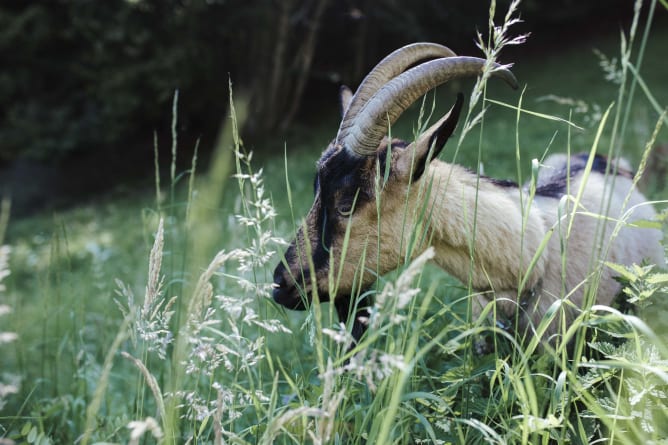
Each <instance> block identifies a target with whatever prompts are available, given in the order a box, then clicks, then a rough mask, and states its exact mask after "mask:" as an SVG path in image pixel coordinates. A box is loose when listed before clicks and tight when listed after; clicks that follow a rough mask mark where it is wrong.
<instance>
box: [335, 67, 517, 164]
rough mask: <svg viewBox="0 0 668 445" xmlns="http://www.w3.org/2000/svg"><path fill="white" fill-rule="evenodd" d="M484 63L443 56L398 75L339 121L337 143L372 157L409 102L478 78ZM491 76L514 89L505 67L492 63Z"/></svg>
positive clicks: (512, 77)
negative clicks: (349, 116)
mask: <svg viewBox="0 0 668 445" xmlns="http://www.w3.org/2000/svg"><path fill="white" fill-rule="evenodd" d="M486 63H487V61H486V60H485V59H480V58H477V57H463V56H458V57H447V58H440V59H436V60H431V61H429V62H425V63H423V64H420V65H418V66H416V67H414V68H411V69H409V70H408V71H405V72H403V73H401V74H399V75H398V76H396V77H394V78H393V79H391V80H390V81H388V82H387V83H386V84H385V85H383V86H382V87H381V88H380V89H378V90H377V91H376V92H375V93H374V94H373V96H372V97H371V98H369V100H368V101H366V102H365V103H364V104H363V106H362V108H361V109H360V111H359V113H358V114H357V116H355V118H354V119H351V120H348V121H343V122H341V127H340V128H339V136H338V138H337V142H338V143H339V144H341V145H343V146H344V147H345V148H346V150H349V151H351V152H352V153H354V154H356V155H357V156H363V157H366V156H373V155H375V154H376V150H377V148H378V145H379V144H380V141H381V140H382V139H383V137H384V136H385V135H386V134H387V130H388V128H389V126H390V125H392V124H394V122H396V120H397V119H398V118H399V116H400V115H401V114H402V113H403V112H404V111H405V110H406V109H407V108H408V107H410V106H411V105H412V104H413V102H415V101H416V100H418V99H419V98H420V97H422V96H423V95H424V94H425V93H427V92H428V91H430V90H432V89H434V88H436V87H437V86H439V85H442V84H444V83H446V82H448V81H450V80H452V79H456V78H462V77H471V76H477V75H480V74H481V73H482V70H483V68H484V66H485V64H486ZM492 75H493V76H496V77H500V78H501V79H503V80H504V81H506V83H508V84H509V85H510V86H511V87H513V88H517V79H515V76H514V75H513V73H511V72H510V70H508V69H507V68H504V67H503V66H501V65H499V64H497V63H495V64H494V65H493V70H492ZM351 106H352V105H351ZM344 124H345V125H344Z"/></svg>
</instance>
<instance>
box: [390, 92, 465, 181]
mask: <svg viewBox="0 0 668 445" xmlns="http://www.w3.org/2000/svg"><path fill="white" fill-rule="evenodd" d="M463 104H464V95H463V94H462V93H459V94H457V101H456V102H455V104H454V105H453V106H452V108H451V109H450V111H449V112H448V113H447V114H446V115H445V116H443V117H442V118H441V119H439V121H438V122H436V123H435V124H433V125H432V126H431V127H429V128H428V129H427V130H426V131H425V132H424V133H422V134H421V135H420V137H418V139H417V140H416V141H415V142H413V143H412V144H410V145H409V146H408V147H406V149H405V150H404V151H403V152H402V153H401V154H400V155H399V159H397V164H396V165H397V169H398V170H399V174H402V175H406V176H408V175H409V174H410V175H411V176H412V180H413V181H416V180H418V179H419V178H420V176H422V174H423V173H424V171H425V169H426V168H427V162H428V161H429V162H431V160H432V159H435V158H436V157H438V155H439V154H440V153H441V150H443V147H444V146H445V143H446V142H447V140H448V138H450V135H452V133H453V132H454V131H455V128H456V127H457V121H458V120H459V114H460V112H461V110H462V105H463Z"/></svg>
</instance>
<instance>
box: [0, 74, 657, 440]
mask: <svg viewBox="0 0 668 445" xmlns="http://www.w3.org/2000/svg"><path fill="white" fill-rule="evenodd" d="M477 88H482V86H478V87H477ZM478 91H483V90H482V89H479V90H478ZM483 97H484V96H483ZM172 103H173V108H174V109H175V110H176V108H177V105H178V104H177V101H176V98H174V100H173V102H172ZM478 105H479V106H480V105H482V103H479V104H478ZM541 106H547V105H546V104H541ZM230 108H233V107H232V104H231V105H230ZM518 109H523V107H522V106H521V104H520V105H518V106H517V107H515V110H514V111H513V113H515V112H517V111H516V110H518ZM476 111H477V110H473V111H471V119H472V120H475V117H476ZM247 112H248V110H247V109H246V100H245V97H242V98H241V99H237V110H236V112H235V113H234V114H233V116H235V117H237V118H238V119H239V122H237V121H236V120H230V122H229V127H228V128H227V130H226V131H225V132H224V134H225V136H224V137H223V138H222V140H221V142H220V143H219V144H218V147H217V150H216V154H215V155H214V157H213V159H212V160H211V162H210V163H209V165H211V168H210V169H209V171H207V172H205V173H201V172H198V171H196V170H197V168H200V167H198V163H197V158H196V157H195V158H193V159H192V161H191V163H190V165H191V168H190V170H188V171H185V172H183V173H182V174H180V175H179V174H177V169H176V161H175V160H174V159H173V160H172V163H171V165H170V167H171V168H170V173H171V174H170V181H169V183H168V185H167V186H166V188H163V189H161V188H160V181H159V180H158V181H156V186H157V189H158V190H157V191H156V202H155V204H154V205H153V206H152V208H150V209H148V208H146V202H147V201H149V198H148V197H147V196H141V195H140V196H136V197H133V198H132V199H127V200H126V201H122V202H118V201H114V200H109V201H103V202H100V203H97V204H96V205H91V206H85V207H82V208H79V209H76V210H72V211H70V212H67V213H66V214H64V215H59V216H57V217H55V218H51V217H49V218H48V222H46V223H45V222H44V220H43V219H38V218H35V219H27V220H24V221H18V222H15V225H14V227H13V228H12V230H13V232H12V233H11V235H12V236H11V237H10V241H11V242H12V244H13V251H12V263H11V269H12V273H13V274H12V275H11V276H9V277H7V278H8V280H7V281H6V283H7V285H8V292H6V293H5V292H3V293H0V297H2V298H5V297H6V296H13V295H15V297H13V300H11V301H9V303H10V304H11V306H12V309H13V310H14V313H13V314H15V316H12V318H11V320H10V322H8V323H7V325H8V328H7V330H9V331H12V332H14V331H16V332H17V333H19V340H18V341H16V342H14V343H13V344H11V345H2V347H3V352H5V351H7V350H8V348H13V349H12V351H13V353H9V354H6V355H5V356H6V360H5V361H4V362H3V365H4V366H7V369H12V370H16V372H17V373H18V374H20V375H21V377H22V387H21V389H20V392H19V393H18V394H17V395H15V394H9V395H8V397H7V398H6V403H7V404H6V406H5V407H4V409H3V410H2V411H1V413H2V414H1V415H0V438H1V439H2V440H12V441H15V442H17V443H31V444H32V443H74V442H75V441H76V442H78V443H186V442H188V441H190V443H215V444H219V443H237V444H246V443H262V444H270V443H286V444H287V443H322V444H325V443H332V444H338V443H346V444H348V443H350V444H362V443H399V444H404V443H405V444H409V443H411V444H412V443H431V444H447V443H472V444H473V443H475V444H477V443H499V444H529V443H530V444H548V443H560V444H561V443H563V444H586V443H596V442H603V441H606V442H611V443H620V444H626V443H650V442H653V443H661V442H662V441H665V440H666V438H667V437H668V431H666V428H665V427H664V425H666V424H667V422H666V421H667V420H668V419H667V418H666V417H667V416H668V406H667V405H666V403H665V395H666V394H665V393H666V391H668V388H666V384H668V350H667V349H668V346H667V345H666V344H665V341H663V338H665V336H664V335H663V332H662V331H661V330H660V329H659V325H658V324H654V323H652V322H651V320H652V313H654V315H655V316H656V315H657V312H658V310H659V308H662V302H663V300H665V298H664V293H665V287H666V276H665V273H664V272H662V271H661V270H660V267H662V266H664V265H652V266H649V265H648V266H645V265H640V266H630V267H627V268H621V267H619V266H616V265H613V264H610V265H608V266H609V267H613V268H614V269H615V270H616V271H617V272H618V273H619V275H620V276H621V277H622V279H624V280H625V283H626V288H625V291H624V292H625V295H626V296H627V297H628V298H629V299H630V300H632V301H633V302H635V303H636V304H638V306H639V313H638V316H635V315H630V314H624V313H620V312H619V311H617V310H615V309H613V308H606V307H600V306H591V305H590V306H587V307H585V308H582V311H581V312H579V314H580V315H579V316H578V317H577V319H576V320H575V321H574V322H573V323H572V325H570V326H569V327H568V328H569V330H570V331H572V332H573V333H574V334H573V336H574V341H573V342H572V343H571V344H570V345H566V344H557V345H555V346H554V347H547V346H546V347H545V348H544V349H540V348H539V346H538V343H537V341H532V340H533V339H528V340H529V341H528V342H524V341H523V340H522V339H520V338H515V337H514V336H512V335H510V334H509V333H508V332H507V331H506V330H504V329H501V328H499V327H498V326H497V325H493V324H492V325H490V321H489V320H488V319H487V318H484V317H483V318H481V319H480V320H469V319H468V317H467V313H468V309H469V308H468V305H469V301H470V300H471V297H472V296H473V295H472V290H471V289H469V288H468V287H467V286H466V285H462V284H461V283H457V282H455V281H454V280H453V279H452V278H450V277H448V276H446V275H444V274H443V273H442V272H441V271H439V270H436V269H435V268H433V267H430V266H429V265H428V264H426V262H427V261H428V260H429V259H430V256H431V255H432V252H431V251H430V250H429V249H428V250H427V251H426V252H425V253H424V254H423V255H421V256H418V257H417V258H416V259H415V261H413V262H411V263H409V264H406V265H404V266H402V267H401V268H399V270H398V271H397V272H396V273H394V274H391V275H390V276H387V277H382V278H381V279H380V280H379V283H378V285H377V287H376V288H375V289H372V290H371V291H370V292H371V293H373V296H374V297H375V304H374V306H373V307H372V308H371V316H370V320H369V323H370V324H371V326H372V329H370V331H369V333H368V335H366V336H365V337H364V339H363V341H362V342H361V344H359V345H357V346H356V347H355V349H354V350H353V351H352V352H350V351H349V349H348V348H349V346H350V333H349V331H348V327H346V326H343V325H341V324H340V323H338V320H337V318H336V315H335V313H334V311H333V309H332V307H331V305H329V304H323V305H320V304H314V305H313V307H312V309H311V310H310V311H309V312H307V313H306V314H299V313H292V312H286V311H285V310H284V309H282V308H279V307H276V306H275V305H274V304H273V303H272V302H271V301H270V299H269V298H268V295H269V293H270V291H271V284H269V283H271V280H272V277H271V267H272V266H273V265H274V264H275V263H276V262H277V261H278V255H277V252H278V251H279V250H281V249H282V248H283V245H282V244H283V243H282V241H281V237H280V236H279V235H277V234H279V233H290V232H292V230H293V226H296V225H297V223H295V224H292V225H290V224H288V223H286V222H285V221H284V220H281V219H279V217H278V216H277V212H276V210H275V208H274V206H275V205H278V203H280V205H281V208H282V209H289V211H290V212H292V213H293V215H294V216H293V219H296V218H298V215H301V214H303V213H304V212H305V211H306V208H305V207H306V206H308V204H309V202H310V199H311V198H310V194H311V173H312V172H311V170H312V167H311V166H312V162H304V161H303V157H302V156H299V157H298V158H299V159H298V160H294V159H293V158H291V157H290V156H289V157H288V159H287V160H285V164H284V165H282V162H277V161H276V159H277V158H271V159H269V160H268V161H267V162H266V169H264V170H257V171H256V170H255V167H254V165H256V164H254V162H253V159H252V156H251V154H250V153H248V152H246V151H245V148H244V145H243V144H242V143H241V141H240V139H239V137H238V131H237V130H238V127H239V126H240V125H241V123H242V121H243V118H244V116H245V115H246V114H247ZM541 112H542V111H541ZM546 114H547V113H546ZM533 118H536V117H535V116H532V119H533ZM486 119H487V118H486ZM536 119H537V118H536ZM483 122H484V123H485V125H487V124H488V123H489V121H488V120H484V121H483ZM554 122H555V121H554V120H550V121H549V125H554ZM173 127H174V134H175V135H176V133H177V130H178V127H179V124H178V122H177V120H176V116H174V120H173ZM471 128H472V129H473V131H477V127H475V126H471ZM594 128H595V129H597V127H594ZM506 130H507V129H506ZM519 130H520V129H518V132H519ZM532 130H533V128H531V129H529V130H527V131H532ZM486 131H489V126H488V127H487V128H486ZM506 133H508V131H506ZM510 133H512V132H510ZM474 136H476V135H475V134H474ZM485 137H487V136H485V135H484V134H482V136H481V137H480V140H481V141H484V138H485ZM314 138H315V137H314ZM481 143H482V142H478V144H481ZM518 144H519V141H518ZM483 145H484V144H483ZM511 146H512V144H511ZM177 148H178V147H177V144H176V137H175V141H174V157H176V155H177V154H178V153H179V151H178V149H177ZM479 148H480V147H479ZM484 149H485V150H486V149H487V148H486V146H484ZM462 150H463V146H462ZM490 150H491V153H488V154H487V155H488V156H492V157H494V158H496V157H498V158H500V157H501V155H502V154H503V152H502V151H494V150H503V149H502V148H494V147H492V148H490ZM481 151H482V150H481ZM473 152H474V153H475V150H473ZM450 154H452V153H450ZM481 154H482V153H479V155H478V159H477V161H481V160H482V159H481ZM305 156H306V155H305ZM305 156H304V157H305ZM453 156H456V154H453ZM506 157H507V156H506ZM523 157H524V158H526V156H525V154H524V152H523V151H522V150H520V149H518V151H517V152H516V158H517V159H511V160H509V161H507V162H508V163H509V166H508V168H507V169H506V172H511V171H512V170H513V167H514V163H515V162H518V163H519V161H520V159H521V158H523ZM473 160H474V161H475V160H476V159H473ZM497 167H498V166H497ZM284 170H285V174H282V172H283V171H284ZM230 171H234V172H235V174H236V177H235V181H236V183H233V185H234V184H235V185H236V186H237V187H230V186H229V185H230V184H229V181H228V173H229V172H230ZM268 171H270V172H271V173H269V174H267V172H268ZM172 172H173V173H172ZM157 175H158V178H160V169H159V168H158V172H157ZM519 175H521V174H520V173H519V172H518V176H519ZM277 178H278V179H277ZM186 179H187V181H186ZM283 181H287V182H288V184H289V186H288V192H287V193H284V192H283V191H282V190H284V188H285V184H282V182H283ZM288 204H289V205H288ZM664 204H665V203H664ZM1 221H2V218H1V217H0V228H2V223H1ZM664 224H665V223H664ZM45 227H46V229H45ZM1 232H2V231H1V230H0V233H1ZM1 238H2V237H0V239H1ZM0 252H4V251H0ZM566 260H567V258H564V261H566ZM2 264H3V263H2V262H1V261H0V277H3V278H4V275H3V274H4V272H3V271H4V270H6V268H5V267H3V266H2ZM3 283H5V281H3ZM9 298H12V297H9ZM4 301H5V300H3V302H4ZM557 310H558V309H555V313H557V314H558V312H556V311H557ZM661 310H663V309H661ZM644 312H650V313H649V314H647V313H644ZM663 313H665V312H663ZM549 316H550V315H548V316H547V317H549ZM658 316H659V317H660V316H661V313H658ZM7 320H8V317H3V318H2V319H0V321H2V322H3V323H5V322H7ZM641 320H643V321H641ZM2 326H3V329H2V331H3V332H4V331H5V328H4V326H5V324H3V325H2ZM480 337H487V338H491V339H492V341H493V343H494V345H495V349H494V352H492V353H489V354H486V355H477V354H475V353H474V343H475V342H477V341H478V340H479V339H480ZM4 358H5V357H3V359H4ZM0 381H2V378H1V377H0ZM0 397H1V396H0ZM0 400H1V399H0ZM649 419H651V421H650V420H649Z"/></svg>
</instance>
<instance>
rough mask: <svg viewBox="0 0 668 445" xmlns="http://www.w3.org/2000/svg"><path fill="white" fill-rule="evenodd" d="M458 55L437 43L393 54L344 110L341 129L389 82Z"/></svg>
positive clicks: (415, 46)
mask: <svg viewBox="0 0 668 445" xmlns="http://www.w3.org/2000/svg"><path fill="white" fill-rule="evenodd" d="M454 56H456V54H455V53H454V52H452V50H451V49H450V48H448V47H446V46H443V45H439V44H437V43H427V42H425V43H413V44H412V45H406V46H404V47H402V48H399V49H398V50H396V51H394V52H392V53H391V54H390V55H388V56H387V57H385V58H384V59H383V60H381V61H380V62H378V64H377V65H376V66H375V67H374V68H373V69H372V70H371V71H370V72H369V74H367V75H366V77H365V78H364V80H362V83H360V85H359V87H357V91H356V92H355V95H354V96H353V99H352V101H351V102H350V105H349V106H348V108H347V109H346V110H344V114H343V119H342V120H341V127H343V126H344V123H346V122H348V121H350V120H352V119H354V118H355V116H357V113H358V112H359V110H360V108H362V107H363V106H364V104H365V103H366V102H367V101H368V100H369V98H371V96H373V95H374V94H375V93H376V91H378V90H379V89H380V88H381V87H382V86H383V85H385V84H386V83H387V82H389V81H390V80H392V79H393V78H395V77H396V76H398V75H399V74H401V73H403V72H404V71H406V69H407V68H409V67H411V66H412V65H415V64H416V63H418V62H420V61H423V60H428V59H438V58H442V57H454Z"/></svg>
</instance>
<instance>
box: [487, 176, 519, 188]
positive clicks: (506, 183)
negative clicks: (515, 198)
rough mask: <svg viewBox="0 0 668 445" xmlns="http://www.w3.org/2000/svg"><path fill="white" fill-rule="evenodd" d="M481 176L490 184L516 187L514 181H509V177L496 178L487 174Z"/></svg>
mask: <svg viewBox="0 0 668 445" xmlns="http://www.w3.org/2000/svg"><path fill="white" fill-rule="evenodd" d="M481 177H482V178H485V179H486V180H487V181H489V182H491V183H492V184H494V185H496V186H498V187H501V188H517V187H518V185H517V183H516V182H515V181H511V180H509V179H496V178H490V177H488V176H484V175H483V176H481Z"/></svg>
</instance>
